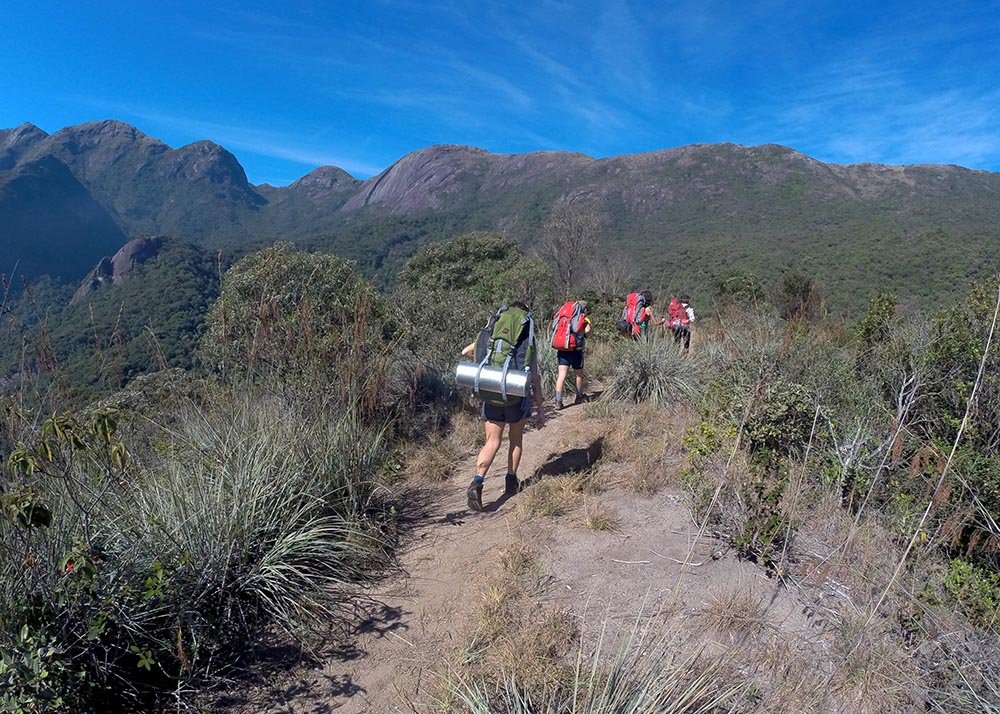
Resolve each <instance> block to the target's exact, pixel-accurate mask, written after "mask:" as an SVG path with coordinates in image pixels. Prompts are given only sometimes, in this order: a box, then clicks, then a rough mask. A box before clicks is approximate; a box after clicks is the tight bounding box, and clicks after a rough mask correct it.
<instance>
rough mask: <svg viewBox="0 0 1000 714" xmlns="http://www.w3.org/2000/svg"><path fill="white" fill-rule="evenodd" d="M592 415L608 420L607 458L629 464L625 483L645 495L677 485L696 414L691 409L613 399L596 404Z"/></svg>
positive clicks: (605, 453) (629, 487)
mask: <svg viewBox="0 0 1000 714" xmlns="http://www.w3.org/2000/svg"><path fill="white" fill-rule="evenodd" d="M592 407H593V408H592V410H591V411H590V413H589V414H588V416H589V417H590V418H599V419H602V420H605V422H606V424H607V438H606V440H605V451H604V459H606V460H608V461H614V462H618V463H621V464H625V465H626V466H628V467H629V468H628V469H627V470H626V472H625V475H624V478H623V483H624V485H625V487H626V488H628V489H629V490H630V491H633V492H635V493H638V494H642V495H647V496H648V495H651V494H653V493H656V492H657V491H659V490H660V489H661V488H663V487H664V486H677V485H678V484H679V473H680V469H681V466H682V465H683V463H684V455H683V443H682V441H683V439H682V437H681V436H680V435H682V434H684V432H685V429H686V428H687V426H688V424H689V423H690V422H691V421H693V420H694V418H695V416H694V414H693V413H692V412H691V411H689V410H687V409H680V408H675V407H672V408H657V407H654V406H652V405H649V404H639V405H635V406H631V407H628V408H621V407H620V406H615V405H613V404H612V403H611V402H607V403H605V404H595V405H592Z"/></svg>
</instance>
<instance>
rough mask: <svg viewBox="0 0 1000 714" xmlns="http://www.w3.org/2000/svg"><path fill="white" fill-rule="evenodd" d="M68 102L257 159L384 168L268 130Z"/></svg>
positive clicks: (364, 172) (367, 171) (369, 171)
mask: <svg viewBox="0 0 1000 714" xmlns="http://www.w3.org/2000/svg"><path fill="white" fill-rule="evenodd" d="M69 99H71V100H72V101H75V102H77V103H79V104H84V105H86V106H89V107H91V108H93V109H97V110H100V111H108V112H113V113H114V114H115V115H116V116H118V117H124V118H126V119H130V120H135V119H140V120H143V121H147V122H150V123H151V124H154V125H156V126H159V127H161V128H169V129H173V130H176V131H180V132H183V133H184V134H186V135H189V136H192V137H197V138H198V139H209V140H211V141H215V142H216V143H219V144H222V145H223V146H225V147H226V148H230V149H242V150H244V151H249V152H252V153H254V154H258V155H260V156H267V157H271V158H275V159H284V160H286V161H293V162H295V163H298V164H301V165H302V166H304V167H307V168H310V169H311V168H315V167H317V166H338V167H340V168H342V169H344V170H345V171H347V172H349V173H351V174H354V175H356V176H360V177H368V176H372V175H374V174H377V173H379V172H380V171H381V170H382V169H383V168H385V167H380V166H377V165H375V164H372V163H368V162H365V161H359V160H356V159H352V158H350V157H346V156H342V155H338V154H334V153H331V152H329V151H328V150H327V149H326V148H324V147H322V146H315V145H310V144H308V143H299V142H297V141H296V140H295V139H293V138H291V137H289V136H287V135H284V134H280V133H277V132H274V131H271V130H265V129H258V128H254V127H247V126H240V125H235V124H228V123H223V122H217V121H207V120H201V119H197V118H195V117H189V116H185V115H180V114H172V113H167V112H162V111H158V110H154V109H150V108H148V107H143V106H136V105H132V104H127V103H121V102H113V101H107V100H103V99H94V98H85V97H71V98H69Z"/></svg>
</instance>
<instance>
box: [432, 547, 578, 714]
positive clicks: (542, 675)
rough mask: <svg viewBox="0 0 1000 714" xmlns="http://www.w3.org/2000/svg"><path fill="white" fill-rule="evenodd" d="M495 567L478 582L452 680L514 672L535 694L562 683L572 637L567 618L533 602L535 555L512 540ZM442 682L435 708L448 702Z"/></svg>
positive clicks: (574, 632) (447, 681) (574, 635)
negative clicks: (477, 598) (470, 624)
mask: <svg viewBox="0 0 1000 714" xmlns="http://www.w3.org/2000/svg"><path fill="white" fill-rule="evenodd" d="M496 562H497V564H496V568H495V569H494V570H493V572H492V573H491V575H490V577H489V578H488V579H487V581H486V582H485V583H483V586H482V591H481V596H480V602H479V607H478V608H477V611H476V619H475V622H474V629H473V634H472V638H471V640H470V641H469V642H468V643H467V644H466V645H465V646H464V647H463V648H462V650H461V651H460V652H459V654H458V657H457V658H456V662H455V664H454V665H453V672H452V673H451V678H457V679H467V678H486V679H490V680H492V679H495V677H496V676H498V673H499V672H517V673H518V675H519V677H520V678H521V680H522V681H523V682H525V683H526V684H527V686H528V687H529V688H530V689H537V690H539V691H541V690H543V689H546V688H549V687H552V686H555V685H557V684H558V683H560V682H562V681H564V680H565V679H566V678H567V677H568V676H569V675H570V672H569V670H568V668H567V666H566V664H565V662H564V661H563V658H564V657H565V655H566V654H567V653H568V652H569V651H570V649H571V648H572V646H573V644H574V642H575V641H576V638H577V628H576V623H575V621H574V620H573V619H572V617H571V616H570V615H569V614H567V613H565V612H563V611H561V610H558V609H555V608H552V607H550V606H544V605H542V604H540V603H538V602H537V595H538V593H539V582H540V572H539V569H538V561H537V560H536V558H535V554H534V552H533V551H532V550H531V548H530V547H528V546H527V545H526V544H524V543H521V542H517V543H512V544H511V545H508V546H506V547H504V548H502V549H501V550H500V551H499V553H498V555H497V561H496ZM451 678H446V679H445V680H444V681H443V682H442V684H443V685H444V686H443V688H442V689H443V691H442V692H441V693H440V694H439V697H438V699H439V701H438V704H439V706H441V707H442V708H443V710H444V711H451V710H452V709H451V708H449V707H450V706H451V705H452V704H453V703H454V700H453V697H451V695H450V694H449V692H448V691H447V690H448V689H449V687H450V686H452V685H453V684H454V682H453V681H452V679H451Z"/></svg>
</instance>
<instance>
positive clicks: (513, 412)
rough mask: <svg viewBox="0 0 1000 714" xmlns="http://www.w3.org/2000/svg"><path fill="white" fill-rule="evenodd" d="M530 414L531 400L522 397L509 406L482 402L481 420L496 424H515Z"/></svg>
mask: <svg viewBox="0 0 1000 714" xmlns="http://www.w3.org/2000/svg"><path fill="white" fill-rule="evenodd" d="M529 416H531V402H529V401H528V400H527V399H526V398H522V399H521V401H520V402H518V403H517V404H515V405H514V406H510V407H499V406H497V405H496V404H490V403H489V402H483V420H484V421H492V422H496V423H497V424H517V423H518V422H519V421H524V420H525V419H527V418H528V417H529Z"/></svg>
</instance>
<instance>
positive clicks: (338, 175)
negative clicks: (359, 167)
mask: <svg viewBox="0 0 1000 714" xmlns="http://www.w3.org/2000/svg"><path fill="white" fill-rule="evenodd" d="M360 183H361V182H360V181H358V180H357V179H356V178H354V177H353V176H351V175H350V174H349V173H347V172H346V171H344V170H343V169H341V168H338V167H336V166H320V167H319V168H318V169H315V170H313V171H310V172H309V173H307V174H306V175H305V176H303V177H302V178H300V179H299V180H298V181H295V182H293V183H292V184H290V185H289V186H288V188H289V189H290V190H292V191H299V192H302V193H305V195H307V196H308V197H309V198H310V199H312V200H314V201H319V200H322V199H324V198H328V197H329V196H330V195H331V194H333V193H339V192H342V191H345V190H346V191H350V190H352V189H354V188H355V187H356V186H358V185H359V184H360Z"/></svg>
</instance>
